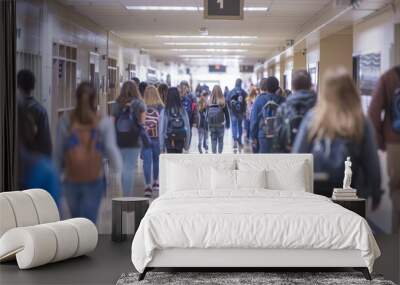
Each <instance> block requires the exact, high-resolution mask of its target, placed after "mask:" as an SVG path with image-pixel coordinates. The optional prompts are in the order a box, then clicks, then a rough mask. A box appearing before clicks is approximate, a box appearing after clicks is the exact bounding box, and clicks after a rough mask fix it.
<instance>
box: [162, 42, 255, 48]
mask: <svg viewBox="0 0 400 285" xmlns="http://www.w3.org/2000/svg"><path fill="white" fill-rule="evenodd" d="M164 45H167V46H223V47H224V46H242V47H245V46H251V45H252V44H251V43H230V42H201V43H194V42H186V43H185V42H176V43H175V42H166V43H164Z"/></svg>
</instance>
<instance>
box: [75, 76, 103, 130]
mask: <svg viewBox="0 0 400 285" xmlns="http://www.w3.org/2000/svg"><path fill="white" fill-rule="evenodd" d="M75 96H76V106H75V109H74V110H73V111H72V113H71V121H74V122H78V123H80V124H82V125H90V124H93V123H94V122H95V120H96V118H97V103H96V101H97V94H96V90H95V89H94V88H93V87H92V85H91V84H90V83H89V82H82V83H81V84H79V86H78V88H77V89H76V94H75Z"/></svg>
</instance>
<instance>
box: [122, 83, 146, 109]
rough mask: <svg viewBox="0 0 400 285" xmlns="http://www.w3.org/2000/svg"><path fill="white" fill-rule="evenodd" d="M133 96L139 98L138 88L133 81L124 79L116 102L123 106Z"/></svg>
mask: <svg viewBox="0 0 400 285" xmlns="http://www.w3.org/2000/svg"><path fill="white" fill-rule="evenodd" d="M134 98H137V99H141V98H142V96H141V95H140V92H139V88H138V86H137V85H136V83H135V82H134V81H125V82H124V84H122V87H121V92H120V93H119V96H118V98H117V100H116V101H117V103H118V104H120V105H122V106H124V105H126V104H128V103H130V102H131V101H132V100H133V99H134Z"/></svg>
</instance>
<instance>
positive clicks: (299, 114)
mask: <svg viewBox="0 0 400 285" xmlns="http://www.w3.org/2000/svg"><path fill="white" fill-rule="evenodd" d="M285 108H286V109H285V110H284V112H285V113H284V116H285V117H284V118H283V120H282V126H280V127H281V128H282V129H281V130H280V135H281V138H280V143H281V144H283V145H282V147H284V149H285V151H288V152H290V151H291V150H292V146H293V142H294V140H295V138H296V136H297V133H298V132H299V129H300V125H301V122H302V121H303V118H304V116H305V114H306V113H307V108H305V106H304V105H302V104H293V105H292V104H290V105H286V106H285Z"/></svg>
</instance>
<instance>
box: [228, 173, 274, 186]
mask: <svg viewBox="0 0 400 285" xmlns="http://www.w3.org/2000/svg"><path fill="white" fill-rule="evenodd" d="M236 178H237V179H236V181H237V188H238V189H241V188H258V189H259V188H267V186H268V185H267V171H266V170H265V169H262V170H241V169H239V170H236Z"/></svg>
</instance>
